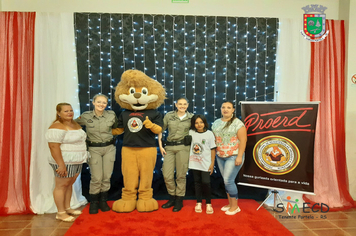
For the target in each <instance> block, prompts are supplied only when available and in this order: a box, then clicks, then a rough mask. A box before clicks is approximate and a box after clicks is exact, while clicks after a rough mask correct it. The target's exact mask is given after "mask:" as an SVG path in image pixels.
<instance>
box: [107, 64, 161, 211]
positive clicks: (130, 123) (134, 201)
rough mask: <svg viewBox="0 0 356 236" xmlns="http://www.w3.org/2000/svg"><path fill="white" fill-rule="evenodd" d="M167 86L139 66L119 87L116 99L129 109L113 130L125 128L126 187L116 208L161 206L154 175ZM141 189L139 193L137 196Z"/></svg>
mask: <svg viewBox="0 0 356 236" xmlns="http://www.w3.org/2000/svg"><path fill="white" fill-rule="evenodd" d="M165 98H166V92H165V89H164V88H163V86H162V85H161V84H160V83H158V82H157V81H156V80H154V79H151V78H150V77H148V76H147V75H145V74H144V73H143V72H141V71H138V70H127V71H125V72H124V73H123V74H122V76H121V81H120V82H119V83H118V85H117V87H116V91H115V100H116V102H117V103H118V104H119V105H120V106H121V107H122V108H124V109H125V110H124V111H123V112H121V114H120V116H119V125H118V128H117V129H113V134H114V135H117V134H121V133H123V132H124V140H123V147H122V152H121V157H122V166H121V168H122V175H123V177H124V187H123V189H122V196H121V199H119V200H117V201H115V202H114V204H113V206H112V210H113V211H116V212H131V211H133V210H135V209H137V210H138V211H139V212H151V211H155V210H157V209H158V203H157V201H156V200H155V199H153V197H152V196H153V189H152V179H153V171H154V168H155V165H156V158H157V147H156V138H155V136H156V134H159V133H161V131H162V126H163V116H162V114H161V113H159V112H158V111H157V110H155V109H156V108H158V107H159V106H160V105H161V104H163V102H164V99H165ZM137 192H138V197H137Z"/></svg>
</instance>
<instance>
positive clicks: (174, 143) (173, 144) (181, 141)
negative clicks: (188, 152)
mask: <svg viewBox="0 0 356 236" xmlns="http://www.w3.org/2000/svg"><path fill="white" fill-rule="evenodd" d="M166 145H167V146H177V145H184V140H180V141H175V142H174V141H173V142H169V141H166Z"/></svg>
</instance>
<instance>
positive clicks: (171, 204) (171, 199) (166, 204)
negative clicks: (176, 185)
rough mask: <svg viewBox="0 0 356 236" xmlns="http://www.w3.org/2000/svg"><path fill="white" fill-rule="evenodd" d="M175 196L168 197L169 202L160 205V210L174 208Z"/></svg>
mask: <svg viewBox="0 0 356 236" xmlns="http://www.w3.org/2000/svg"><path fill="white" fill-rule="evenodd" d="M175 199H176V196H172V195H169V200H168V202H166V203H165V204H163V205H162V208H170V207H172V206H174V203H175Z"/></svg>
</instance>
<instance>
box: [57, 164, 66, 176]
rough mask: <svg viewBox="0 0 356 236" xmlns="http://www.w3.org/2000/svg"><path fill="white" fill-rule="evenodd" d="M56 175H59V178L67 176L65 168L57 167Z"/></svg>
mask: <svg viewBox="0 0 356 236" xmlns="http://www.w3.org/2000/svg"><path fill="white" fill-rule="evenodd" d="M56 172H57V174H59V176H67V174H68V172H67V169H66V166H65V165H64V166H59V167H58V168H57V170H56Z"/></svg>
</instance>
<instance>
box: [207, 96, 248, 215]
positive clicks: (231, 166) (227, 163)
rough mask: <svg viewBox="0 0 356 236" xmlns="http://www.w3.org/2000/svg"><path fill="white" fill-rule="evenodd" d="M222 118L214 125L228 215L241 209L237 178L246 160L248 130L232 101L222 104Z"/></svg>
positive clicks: (224, 208)
mask: <svg viewBox="0 0 356 236" xmlns="http://www.w3.org/2000/svg"><path fill="white" fill-rule="evenodd" d="M221 114H222V118H221V119H217V120H216V121H215V122H214V123H213V126H212V130H213V133H214V135H215V142H216V146H217V148H216V162H217V163H218V166H219V169H220V172H221V175H222V177H223V179H224V184H225V189H226V193H227V197H228V199H229V204H228V205H226V206H224V207H222V208H221V210H222V211H225V214H226V215H235V214H236V213H238V212H240V211H241V209H240V208H239V206H238V204H237V199H238V196H237V186H236V183H235V179H236V176H237V174H238V173H239V171H240V169H241V167H242V164H243V162H244V152H245V148H246V141H247V132H246V128H245V125H244V123H243V122H242V121H241V120H239V119H238V118H236V116H235V108H234V104H233V103H232V102H224V103H223V104H222V105H221Z"/></svg>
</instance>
